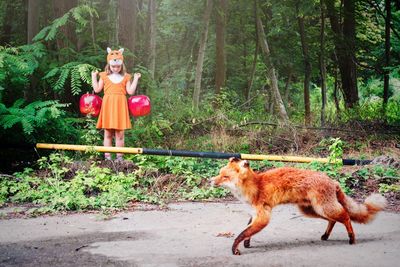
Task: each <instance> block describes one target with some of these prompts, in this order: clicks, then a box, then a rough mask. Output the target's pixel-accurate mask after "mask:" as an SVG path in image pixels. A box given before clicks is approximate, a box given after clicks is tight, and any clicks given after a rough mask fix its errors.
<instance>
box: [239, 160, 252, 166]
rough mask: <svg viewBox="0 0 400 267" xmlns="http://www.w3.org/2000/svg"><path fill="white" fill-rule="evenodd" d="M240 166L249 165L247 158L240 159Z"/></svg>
mask: <svg viewBox="0 0 400 267" xmlns="http://www.w3.org/2000/svg"><path fill="white" fill-rule="evenodd" d="M240 167H243V168H248V167H250V163H249V162H248V161H247V160H242V162H240Z"/></svg>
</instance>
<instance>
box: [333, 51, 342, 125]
mask: <svg viewBox="0 0 400 267" xmlns="http://www.w3.org/2000/svg"><path fill="white" fill-rule="evenodd" d="M336 63H337V57H336V54H335V65H334V66H333V77H334V79H335V83H334V86H333V100H334V101H335V107H336V114H337V116H338V117H339V118H340V105H339V99H338V91H339V81H338V67H337V64H336Z"/></svg>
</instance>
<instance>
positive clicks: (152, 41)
mask: <svg viewBox="0 0 400 267" xmlns="http://www.w3.org/2000/svg"><path fill="white" fill-rule="evenodd" d="M148 68H149V70H150V74H151V78H152V79H154V76H155V72H156V1H155V0H149V61H148Z"/></svg>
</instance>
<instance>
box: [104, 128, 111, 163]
mask: <svg viewBox="0 0 400 267" xmlns="http://www.w3.org/2000/svg"><path fill="white" fill-rule="evenodd" d="M112 138H113V130H111V129H104V142H103V145H104V146H112ZM104 156H105V157H106V159H111V154H110V153H105V154H104Z"/></svg>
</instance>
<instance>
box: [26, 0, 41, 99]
mask: <svg viewBox="0 0 400 267" xmlns="http://www.w3.org/2000/svg"><path fill="white" fill-rule="evenodd" d="M39 6H40V0H29V1H28V29H27V43H28V44H31V43H32V39H33V37H35V36H36V34H37V33H38V32H39V14H40V12H39ZM29 81H30V83H29V87H28V88H25V90H24V99H25V100H26V101H27V102H28V103H29V102H32V100H33V99H34V95H35V94H36V91H37V88H36V87H37V84H38V82H39V81H38V79H37V77H35V76H34V75H31V76H30V77H29Z"/></svg>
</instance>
